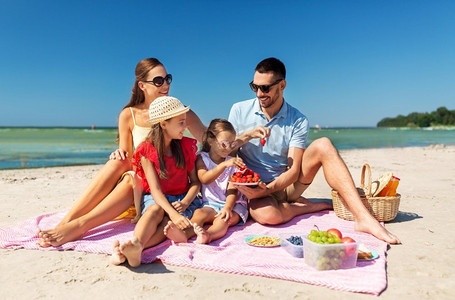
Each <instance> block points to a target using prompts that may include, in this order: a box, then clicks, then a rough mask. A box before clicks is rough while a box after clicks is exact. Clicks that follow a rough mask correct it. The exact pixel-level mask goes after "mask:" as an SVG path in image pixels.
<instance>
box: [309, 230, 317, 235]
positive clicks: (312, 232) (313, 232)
mask: <svg viewBox="0 0 455 300" xmlns="http://www.w3.org/2000/svg"><path fill="white" fill-rule="evenodd" d="M310 234H311V235H318V231H317V230H315V229H312V230H311V231H310Z"/></svg>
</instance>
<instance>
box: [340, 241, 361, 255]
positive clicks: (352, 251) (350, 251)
mask: <svg viewBox="0 0 455 300" xmlns="http://www.w3.org/2000/svg"><path fill="white" fill-rule="evenodd" d="M341 242H342V243H345V244H347V245H346V246H345V253H346V257H351V256H352V255H357V251H356V250H357V247H356V245H351V243H355V241H354V240H353V239H352V238H350V237H348V236H345V237H344V238H342V239H341ZM346 257H345V258H346Z"/></svg>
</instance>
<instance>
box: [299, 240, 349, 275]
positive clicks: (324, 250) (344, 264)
mask: <svg viewBox="0 0 455 300" xmlns="http://www.w3.org/2000/svg"><path fill="white" fill-rule="evenodd" d="M357 247H358V245H357V242H356V243H347V244H345V243H341V244H317V243H314V242H312V241H310V240H309V239H304V240H303V251H304V252H305V263H306V264H307V265H309V266H311V267H313V268H315V269H317V270H337V269H350V268H354V267H355V266H356V264H357Z"/></svg>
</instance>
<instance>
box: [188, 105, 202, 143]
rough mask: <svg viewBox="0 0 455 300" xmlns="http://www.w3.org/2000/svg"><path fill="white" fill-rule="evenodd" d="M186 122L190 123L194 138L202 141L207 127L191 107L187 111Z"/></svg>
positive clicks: (189, 127)
mask: <svg viewBox="0 0 455 300" xmlns="http://www.w3.org/2000/svg"><path fill="white" fill-rule="evenodd" d="M186 124H188V130H189V131H190V132H191V134H192V135H193V136H194V138H195V139H196V140H197V141H198V142H200V143H201V142H202V137H203V135H204V132H205V131H206V130H207V127H205V125H204V124H202V121H201V119H199V117H198V116H197V115H196V114H195V113H194V111H192V110H191V109H190V111H188V112H187V113H186Z"/></svg>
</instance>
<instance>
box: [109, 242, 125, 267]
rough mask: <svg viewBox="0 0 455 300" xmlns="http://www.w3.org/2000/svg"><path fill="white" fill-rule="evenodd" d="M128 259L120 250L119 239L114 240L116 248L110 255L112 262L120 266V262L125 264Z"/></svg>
mask: <svg viewBox="0 0 455 300" xmlns="http://www.w3.org/2000/svg"><path fill="white" fill-rule="evenodd" d="M125 260H126V257H125V255H123V254H122V252H120V242H119V241H118V240H115V242H114V249H112V255H111V257H110V262H111V264H113V265H115V266H118V265H120V264H123V263H124V262H125Z"/></svg>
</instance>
